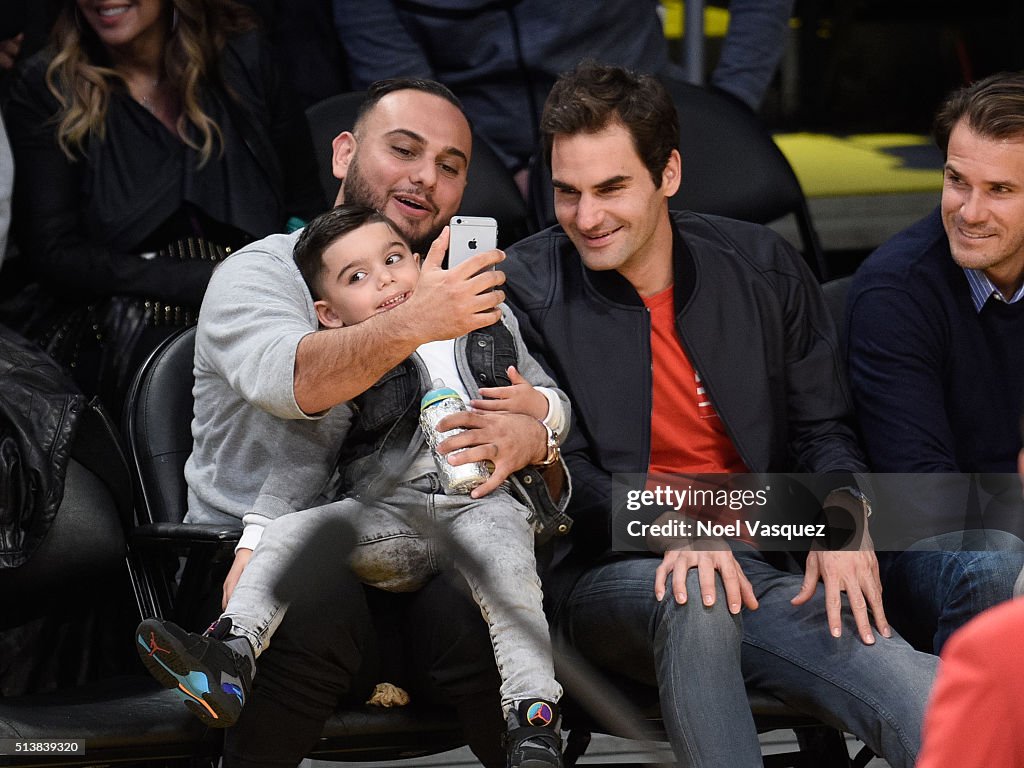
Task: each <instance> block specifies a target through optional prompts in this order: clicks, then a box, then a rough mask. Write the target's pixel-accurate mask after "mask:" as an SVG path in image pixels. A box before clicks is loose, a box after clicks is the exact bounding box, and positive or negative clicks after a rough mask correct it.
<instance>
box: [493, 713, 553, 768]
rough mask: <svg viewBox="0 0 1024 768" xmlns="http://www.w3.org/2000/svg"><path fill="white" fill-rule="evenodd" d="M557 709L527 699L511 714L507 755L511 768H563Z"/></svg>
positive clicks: (506, 736) (506, 742)
mask: <svg viewBox="0 0 1024 768" xmlns="http://www.w3.org/2000/svg"><path fill="white" fill-rule="evenodd" d="M559 725H560V718H559V716H558V705H557V704H553V703H551V702H550V701H544V699H527V700H526V701H521V702H519V706H518V707H516V708H515V709H510V710H509V712H508V733H507V734H506V735H505V754H506V755H507V756H508V757H507V762H506V763H505V764H506V766H507V767H508V768H562V737H561V735H560V733H559Z"/></svg>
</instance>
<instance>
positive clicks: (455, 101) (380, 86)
mask: <svg viewBox="0 0 1024 768" xmlns="http://www.w3.org/2000/svg"><path fill="white" fill-rule="evenodd" d="M396 91H419V92H420V93H429V94H430V95H432V96H437V97H438V98H441V99H444V100H445V101H447V102H448V103H449V104H452V105H454V106H455V107H456V108H458V110H459V111H460V112H461V113H462V114H463V115H465V114H466V110H465V109H463V107H462V102H461V101H459V97H458V96H456V95H455V94H454V93H452V92H451V89H449V88H448V86H446V85H442V84H441V83H439V82H437V81H436V80H426V79H423V78H418V77H391V78H388V79H387V80H378V81H377V82H375V83H372V84H371V85H370V87H369V88H367V89H366V98H365V99H363V101H362V103H361V104H360V105H359V110H358V111H357V112H356V122H355V126H354V127H353V132H354V131H355V129H356V128H358V127H359V123H361V122H362V120H363V117H365V116H366V114H367V113H368V112H370V111H371V110H372V109H373V108H374V107H375V106H377V102H379V101H380V100H381V99H383V98H384V97H385V96H387V95H388V94H389V93H395V92H396ZM466 120H467V121H468V120H469V118H468V117H467V118H466Z"/></svg>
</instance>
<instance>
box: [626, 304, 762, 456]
mask: <svg viewBox="0 0 1024 768" xmlns="http://www.w3.org/2000/svg"><path fill="white" fill-rule="evenodd" d="M643 301H644V304H645V305H647V309H648V310H649V311H650V313H651V361H652V362H651V364H652V369H651V372H652V375H653V379H654V384H653V387H652V390H653V391H652V393H651V394H652V407H651V461H650V467H649V468H648V471H649V472H650V473H651V474H652V475H655V474H661V473H668V474H675V473H687V474H689V473H695V472H706V473H712V472H737V473H742V472H746V471H747V468H746V466H745V465H744V464H743V460H742V459H741V458H740V455H739V454H738V453H737V452H736V448H735V446H733V444H732V440H730V439H729V436H728V435H727V434H726V432H725V426H724V425H723V424H722V420H721V419H720V418H719V416H718V414H717V413H716V412H715V408H714V406H713V405H712V404H711V398H710V397H709V396H708V394H707V392H706V391H705V389H704V386H703V384H702V382H701V380H700V375H699V374H698V373H697V372H696V371H695V370H694V368H693V365H692V364H691V363H690V359H689V358H688V357H687V356H686V352H684V351H683V347H682V345H681V344H680V343H679V337H678V336H677V335H676V318H675V302H674V298H673V290H672V286H669V287H668V288H666V289H665V290H664V291H661V292H660V293H656V294H655V295H653V296H648V297H647V298H645V299H644V300H643Z"/></svg>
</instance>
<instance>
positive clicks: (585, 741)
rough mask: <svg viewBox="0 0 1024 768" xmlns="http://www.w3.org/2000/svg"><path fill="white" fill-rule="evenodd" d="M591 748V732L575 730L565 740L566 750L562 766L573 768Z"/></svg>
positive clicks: (580, 729) (563, 754)
mask: <svg viewBox="0 0 1024 768" xmlns="http://www.w3.org/2000/svg"><path fill="white" fill-rule="evenodd" d="M589 746H590V731H587V730H583V729H582V728H573V729H572V730H571V731H569V735H568V736H566V738H565V750H564V751H563V752H562V764H563V765H564V766H565V768H573V767H574V766H575V765H576V761H577V760H579V759H580V758H581V757H583V753H584V752H586V751H587V747H589Z"/></svg>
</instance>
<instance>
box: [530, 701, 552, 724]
mask: <svg viewBox="0 0 1024 768" xmlns="http://www.w3.org/2000/svg"><path fill="white" fill-rule="evenodd" d="M554 719H555V713H554V712H553V711H552V710H551V705H550V704H548V703H547V702H546V701H535V702H533V703H532V704H531V705H530V706H529V707H528V708H527V710H526V722H528V723H529V724H530V725H535V726H538V727H543V726H545V725H551V721H552V720H554Z"/></svg>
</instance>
